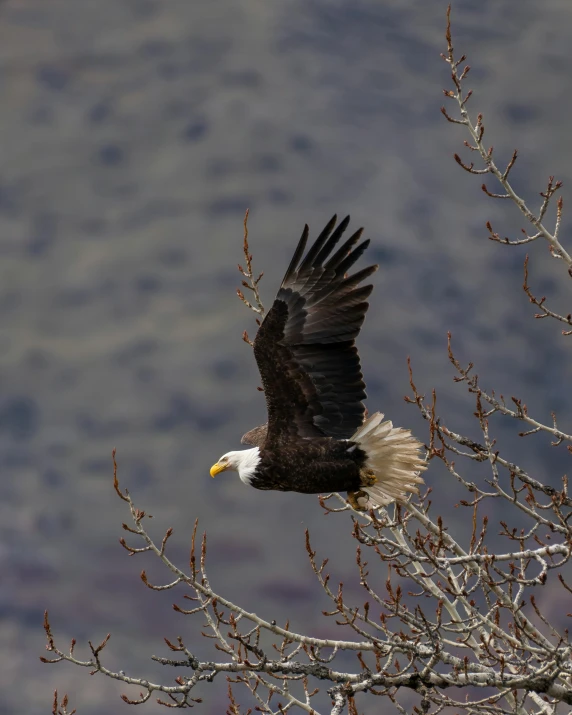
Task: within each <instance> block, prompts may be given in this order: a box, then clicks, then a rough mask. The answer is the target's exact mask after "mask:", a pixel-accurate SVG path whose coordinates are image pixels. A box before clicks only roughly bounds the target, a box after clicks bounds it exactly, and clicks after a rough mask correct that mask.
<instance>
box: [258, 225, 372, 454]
mask: <svg viewBox="0 0 572 715" xmlns="http://www.w3.org/2000/svg"><path fill="white" fill-rule="evenodd" d="M336 220H337V218H336V216H334V217H333V218H332V220H331V221H330V222H329V223H328V225H327V226H326V228H325V229H324V230H323V231H322V233H321V234H320V235H319V236H318V238H317V239H316V241H315V243H314V245H313V246H312V247H311V248H310V249H309V251H308V252H307V254H306V256H305V257H303V255H304V250H305V248H306V243H307V240H308V226H305V228H304V232H303V233H302V237H301V239H300V242H299V243H298V247H297V248H296V252H295V253H294V257H293V258H292V261H291V263H290V266H289V268H288V270H287V271H286V275H285V276H284V280H283V281H282V285H281V286H280V290H279V291H278V295H277V296H276V299H275V301H274V303H273V305H272V308H271V309H270V311H269V312H268V314H267V315H266V317H265V318H264V321H263V323H262V325H261V326H260V329H259V330H258V334H257V336H256V339H255V341H254V356H255V358H256V362H257V363H258V369H259V370H260V375H261V377H262V384H263V387H264V393H265V396H266V405H267V408H268V442H269V443H274V444H276V443H280V442H285V441H289V440H291V439H292V438H293V437H296V436H299V437H317V436H324V435H327V436H330V437H337V438H348V437H351V435H352V434H353V433H354V432H355V430H356V429H357V428H358V427H359V426H360V425H361V424H362V422H363V417H364V410H365V407H364V404H363V402H362V400H363V399H364V398H365V396H366V395H365V384H364V381H363V376H362V373H361V366H360V360H359V355H358V352H357V349H356V347H355V339H356V337H357V335H358V333H359V331H360V329H361V326H362V324H363V321H364V318H365V314H366V311H367V309H368V306H369V303H368V302H367V298H368V296H369V294H370V293H371V291H372V289H373V286H371V285H366V286H360V284H361V283H362V282H363V281H364V280H365V279H366V278H368V277H369V276H370V275H371V274H372V273H373V272H374V271H376V270H377V266H369V267H368V268H364V269H362V270H361V271H358V272H357V273H354V274H353V275H351V276H348V275H347V271H349V269H350V268H351V267H352V266H353V264H354V263H355V262H356V261H357V259H358V258H359V257H360V256H361V255H362V253H363V252H364V251H365V249H366V248H367V246H368V245H369V241H363V242H362V243H360V244H359V245H357V246H356V244H357V243H358V241H359V239H360V236H361V234H362V231H363V229H361V228H360V229H359V231H356V233H354V234H353V235H352V236H351V237H350V238H349V239H348V240H346V241H345V243H343V244H342V246H341V247H340V248H339V249H338V250H337V251H336V252H334V248H335V247H336V245H337V244H338V242H339V241H340V239H341V237H342V234H343V233H344V231H345V230H346V228H347V226H348V223H349V216H348V217H346V218H345V219H344V220H343V221H342V222H341V223H340V224H339V225H338V226H337V228H334V227H335V225H336Z"/></svg>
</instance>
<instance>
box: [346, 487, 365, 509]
mask: <svg viewBox="0 0 572 715" xmlns="http://www.w3.org/2000/svg"><path fill="white" fill-rule="evenodd" d="M364 498H365V499H367V498H368V497H367V494H366V493H365V492H362V491H361V489H360V490H359V491H357V492H348V504H349V505H350V506H351V508H352V509H355V510H356V511H367V509H366V507H365V506H362V505H361V504H360V503H359V501H358V500H359V499H364ZM366 503H367V502H366Z"/></svg>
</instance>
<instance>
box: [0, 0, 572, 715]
mask: <svg viewBox="0 0 572 715" xmlns="http://www.w3.org/2000/svg"><path fill="white" fill-rule="evenodd" d="M444 16H445V4H441V3H435V2H432V3H427V2H423V1H421V0H407V1H406V2H403V0H385V1H384V2H380V1H379V0H356V1H355V2H342V1H336V2H331V1H330V0H289V1H288V2H285V1H282V2H280V1H279V2H262V1H261V0H250V1H249V2H246V1H239V2H236V1H230V0H208V2H207V1H203V2H198V1H195V2H189V0H170V1H169V2H162V1H160V0H3V2H2V3H1V4H0V96H1V103H0V127H1V141H0V156H1V161H0V385H1V390H0V468H1V470H2V477H1V481H0V530H1V534H2V537H1V545H0V571H1V573H2V582H1V585H0V589H1V590H0V618H1V623H0V665H1V667H0V690H1V692H2V696H1V698H0V713H1V714H2V715H12V714H14V715H15V714H16V713H24V712H25V713H27V714H28V715H40V714H43V713H46V712H49V709H50V703H51V696H52V692H53V690H54V688H56V687H57V688H58V689H59V690H60V692H65V691H67V692H69V694H70V697H71V699H72V702H73V705H74V706H75V707H77V709H78V713H79V715H103V714H104V713H109V712H116V713H119V712H124V711H127V710H128V707H129V706H127V705H124V704H123V703H121V701H120V700H119V697H118V694H119V692H123V689H122V688H120V687H119V686H118V685H117V684H115V683H113V682H111V681H107V680H106V681H104V680H103V679H102V678H100V677H99V676H98V677H95V678H90V677H89V675H88V674H87V672H85V671H80V670H79V669H74V668H73V667H72V666H69V665H59V666H46V665H42V664H40V662H39V660H38V656H39V655H41V654H43V653H44V634H43V631H42V628H41V622H42V614H43V610H44V608H49V610H50V614H51V620H52V625H53V628H54V631H55V633H56V635H57V637H58V640H59V641H60V642H62V643H63V642H64V640H68V639H70V638H71V637H72V636H73V637H76V638H77V639H78V644H80V645H81V649H80V650H79V651H78V652H80V653H84V652H86V651H85V642H86V641H87V639H88V638H89V639H92V640H93V641H94V642H98V641H99V640H101V639H102V638H103V636H104V635H105V634H106V633H107V632H109V631H110V632H111V633H112V639H111V642H110V645H109V646H108V648H107V650H106V655H107V661H106V662H107V664H108V665H109V667H114V668H117V669H120V668H123V669H124V670H126V671H127V672H129V673H132V674H139V675H141V676H145V677H156V678H158V677H163V678H169V677H172V674H171V673H165V672H164V671H163V672H162V671H161V670H160V669H159V667H158V666H156V665H154V664H153V663H151V662H150V661H149V655H150V654H151V653H155V654H164V650H165V647H164V645H163V641H162V638H163V636H167V637H169V638H175V637H176V636H177V634H179V633H181V634H184V635H185V636H186V638H187V639H189V638H191V634H193V633H196V637H197V641H196V643H197V649H198V650H200V648H201V647H202V645H201V642H200V636H198V632H199V630H200V624H191V623H190V622H186V621H185V619H184V618H183V617H182V616H180V615H177V614H176V613H174V612H173V611H172V610H171V603H172V602H173V600H175V599H174V594H170V593H167V594H155V593H151V592H150V591H148V590H146V589H145V588H144V587H143V586H142V584H141V583H140V581H139V578H138V574H139V571H140V570H141V568H143V566H145V568H147V569H148V571H149V575H150V577H151V578H155V580H158V579H159V578H160V577H161V571H160V570H159V569H154V568H153V566H152V564H151V563H150V562H145V563H144V562H143V560H139V561H137V560H135V559H129V558H127V555H126V553H125V552H124V551H123V550H122V549H121V547H120V546H119V544H118V538H119V537H120V536H121V535H122V534H123V532H122V530H121V523H122V522H123V521H125V520H126V519H127V516H128V515H127V514H126V513H125V510H124V505H123V504H122V503H120V502H119V500H118V499H117V497H116V496H115V494H114V492H113V489H112V485H111V473H112V472H111V450H112V448H113V447H114V446H115V447H116V448H117V455H118V457H117V458H118V463H119V470H120V477H121V480H122V484H123V485H124V486H128V487H129V489H130V491H131V492H132V494H133V495H134V496H135V498H136V501H137V503H138V505H139V506H140V507H141V508H144V509H146V510H147V511H150V512H151V513H152V514H153V515H154V517H155V518H154V526H153V529H154V533H156V534H157V535H158V534H161V533H162V532H163V531H164V530H165V529H166V528H167V527H168V526H172V527H174V529H175V533H174V536H173V538H172V543H173V547H172V548H173V552H172V554H173V558H178V559H179V560H180V562H181V563H185V562H186V559H187V558H188V547H189V542H190V535H191V531H192V524H193V522H194V520H195V518H196V517H199V518H200V524H201V527H202V528H206V529H207V530H208V533H209V536H210V549H209V552H210V578H211V583H212V584H213V586H215V587H216V588H217V589H218V590H220V591H222V592H224V593H225V594H226V595H227V596H228V597H230V598H232V599H235V600H236V601H237V602H239V603H241V604H242V605H248V606H250V607H251V608H252V609H254V610H256V611H257V612H259V613H261V614H264V615H265V616H267V617H269V618H271V617H272V618H275V619H277V620H285V619H286V618H287V617H289V618H290V622H291V624H292V625H293V626H295V627H296V628H297V629H298V630H303V629H305V628H306V629H309V628H312V629H314V632H316V634H318V635H319V634H320V633H329V632H331V628H332V625H331V624H330V623H329V622H327V621H323V622H322V621H321V620H320V615H319V614H320V611H321V610H322V608H324V607H326V604H325V602H324V599H323V598H322V596H321V594H320V593H319V591H318V587H317V585H315V584H314V582H313V575H312V573H311V570H310V567H309V565H308V563H307V559H306V555H305V551H304V548H303V531H304V528H305V527H309V528H310V530H311V532H312V534H313V537H314V543H315V546H316V547H317V548H318V549H319V550H320V552H321V553H323V554H324V555H329V556H330V558H331V563H332V576H333V578H334V579H340V578H341V579H347V580H351V579H349V578H348V572H349V573H352V572H351V568H352V564H353V558H354V557H353V550H354V545H353V543H352V541H351V539H350V538H349V531H350V523H349V519H347V518H345V517H344V516H341V517H339V518H334V517H333V516H329V517H324V516H323V513H322V510H321V509H320V507H319V504H318V502H317V499H316V498H315V497H307V496H302V495H296V494H279V493H263V492H257V491H255V490H250V489H247V488H246V487H245V486H244V485H243V484H242V483H241V482H240V481H239V480H238V478H237V477H236V475H234V474H230V475H220V477H219V478H217V479H215V480H211V479H210V478H209V476H208V468H209V467H210V465H211V464H212V463H213V462H214V461H216V459H217V458H218V457H219V456H220V454H222V453H223V452H226V451H227V450H229V449H232V448H237V447H238V446H239V438H240V435H241V434H242V433H243V432H244V431H245V430H246V429H247V428H250V427H252V426H254V425H255V424H258V423H259V422H261V421H262V420H263V419H264V403H263V398H262V396H261V394H260V393H258V392H257V391H256V385H257V384H258V380H259V378H258V375H257V371H256V366H255V364H254V360H253V356H252V355H251V351H250V348H249V347H248V346H247V345H245V344H244V343H243V342H242V341H241V334H242V331H243V330H244V329H247V330H249V331H250V332H251V334H253V332H254V324H253V319H252V316H251V315H249V314H248V311H246V309H245V308H244V306H242V305H241V304H240V302H239V301H238V300H237V299H236V296H235V288H236V286H237V285H238V284H239V276H238V274H237V272H236V263H237V262H239V261H240V260H241V259H242V255H241V241H242V218H243V215H244V211H245V209H246V208H247V207H249V208H250V211H251V214H250V238H251V246H252V250H253V253H254V260H255V266H256V267H258V268H259V269H261V270H262V269H263V270H264V271H265V277H264V278H263V281H262V284H261V287H262V292H263V296H264V298H265V300H266V302H267V304H270V302H271V300H272V297H273V294H274V291H275V290H276V288H277V285H278V283H279V280H280V278H281V276H282V274H283V272H284V270H285V267H286V265H287V262H288V261H289V258H290V256H291V253H292V251H293V248H294V246H295V243H296V241H297V239H298V237H299V234H300V232H301V229H302V227H303V224H304V223H305V222H308V223H309V224H310V227H311V229H312V232H313V234H314V235H315V234H317V232H318V231H319V230H320V229H321V228H322V226H323V224H324V223H325V222H326V221H327V220H328V219H329V218H330V216H331V215H332V214H333V213H335V212H337V213H338V214H340V215H344V214H345V213H351V215H352V219H353V222H352V223H353V225H354V226H356V227H357V226H359V225H365V227H366V235H367V236H369V237H370V238H371V239H372V248H371V250H370V252H369V258H370V259H372V260H375V261H378V262H379V263H380V264H381V269H380V271H379V272H378V274H376V289H375V292H374V294H373V297H372V307H371V310H370V312H369V315H368V319H367V322H366V329H365V331H364V333H363V335H362V337H361V339H360V352H361V355H362V359H363V367H364V372H365V375H366V379H367V382H368V388H369V389H368V393H369V401H368V404H369V406H370V408H371V409H381V410H383V411H385V412H386V413H388V414H389V415H390V416H391V417H392V418H393V419H394V421H395V422H396V423H398V424H403V425H407V426H412V427H413V428H414V429H415V431H416V433H417V434H418V435H419V436H420V437H422V438H423V439H426V431H425V430H426V428H425V425H424V424H423V423H422V420H421V419H420V417H419V415H418V413H417V412H416V410H415V408H413V407H411V406H408V405H406V404H405V403H404V401H403V399H402V398H403V395H404V394H405V393H406V392H407V391H408V384H407V368H406V357H407V355H410V356H411V358H412V361H413V366H414V369H415V375H416V379H417V382H418V385H419V387H420V388H421V389H423V390H425V391H427V392H429V390H430V389H431V388H432V387H436V388H437V390H438V395H439V399H440V406H441V412H442V413H443V414H444V415H445V416H446V417H447V419H448V420H449V423H450V425H452V426H456V427H457V428H458V430H459V431H462V430H465V431H467V432H471V433H472V434H474V435H475V436H476V433H475V425H473V422H472V417H471V413H472V411H473V404H472V402H471V400H470V398H469V397H468V396H467V395H466V394H465V392H463V389H462V388H460V387H459V386H455V385H454V384H453V382H452V379H451V378H452V370H451V366H450V365H449V363H448V361H447V356H446V332H447V331H448V330H451V331H452V333H453V337H454V341H455V345H456V347H457V350H458V354H459V357H460V358H461V359H462V360H463V361H468V360H469V359H471V360H473V361H475V363H476V364H477V367H478V372H479V374H480V375H481V377H482V379H483V384H486V385H487V386H491V387H495V388H496V389H497V390H498V391H499V392H502V393H504V394H506V395H512V394H516V395H519V396H520V397H522V399H523V400H524V401H525V402H527V404H528V405H529V407H530V409H531V410H532V409H534V410H535V411H536V414H537V415H538V416H539V417H540V418H543V419H549V413H550V410H556V411H557V413H558V414H559V417H560V419H561V425H562V427H563V428H565V427H567V428H568V429H570V427H571V421H572V415H571V412H570V391H569V386H570V381H571V378H572V368H571V364H572V363H571V361H570V343H569V341H570V338H568V342H566V339H565V338H562V337H561V336H560V334H559V330H558V327H557V326H555V325H551V324H550V322H549V321H534V320H533V319H532V314H533V312H534V310H533V308H532V306H531V305H530V304H529V302H528V300H527V299H526V296H525V295H524V294H523V293H522V290H521V284H522V261H523V258H524V251H519V250H517V249H508V248H506V249H505V248H503V247H501V246H499V245H497V244H493V243H491V242H490V241H488V240H487V237H486V233H487V232H486V229H485V221H486V220H488V219H490V220H492V221H493V224H494V226H495V228H496V230H498V231H499V232H501V234H502V235H505V234H508V235H515V234H516V233H517V232H518V231H519V229H520V227H521V226H522V225H523V224H522V221H521V220H520V217H519V216H518V215H517V212H516V209H515V207H513V206H508V205H507V204H506V203H503V202H493V201H492V200H490V199H487V198H486V197H485V196H484V194H482V192H481V191H480V188H479V185H480V181H479V179H478V178H477V177H471V176H469V175H468V174H466V173H464V172H463V171H462V170H461V169H460V168H459V167H457V166H456V165H455V163H454V161H453V159H452V153H453V152H454V151H459V149H460V143H461V141H462V139H463V138H465V137H464V136H462V133H461V130H460V129H459V128H457V127H453V126H452V125H448V124H447V123H446V122H445V121H444V119H443V117H442V116H441V114H440V112H439V107H440V106H441V104H442V103H443V97H442V92H441V89H442V87H444V86H447V85H448V74H447V68H446V66H445V64H444V63H443V62H442V60H441V59H440V57H439V53H440V52H441V51H443V50H444V38H443V30H444V22H445V17H444ZM453 22H454V32H455V39H456V44H457V46H458V47H459V48H462V49H463V51H466V52H467V53H468V54H469V62H470V64H472V65H473V68H474V69H473V71H472V73H471V75H470V82H469V85H470V86H471V87H473V88H474V90H475V101H474V105H473V108H474V109H478V110H479V111H482V112H484V113H485V120H486V125H487V132H488V141H489V142H490V143H492V144H494V145H495V148H496V151H497V153H498V154H499V155H500V156H504V157H506V159H507V160H508V158H509V157H510V154H511V153H512V150H513V148H514V147H518V148H519V149H520V153H521V157H522V158H521V159H520V162H519V164H518V165H517V168H516V170H515V172H514V175H513V176H514V181H515V185H516V187H517V189H518V190H519V191H521V192H522V193H523V194H524V195H525V196H527V197H528V198H531V199H534V197H535V196H537V193H538V192H539V191H541V190H542V189H543V187H544V184H545V181H546V178H547V176H548V175H549V174H555V175H556V176H557V177H558V178H559V179H563V180H564V182H565V193H564V196H565V206H566V205H568V204H569V203H570V200H569V199H568V194H567V193H566V191H567V189H566V186H567V185H570V182H569V179H570V173H571V170H570V155H571V151H572V140H571V136H570V121H569V118H570V116H571V114H572V106H571V105H572V99H571V97H572V93H571V89H572V80H571V77H572V52H571V50H570V42H569V38H570V31H571V29H572V7H571V6H570V4H569V3H568V2H564V1H563V0H548V1H547V2H544V3H538V2H534V1H533V0H520V2H519V3H518V4H516V3H515V2H514V1H513V0H479V1H476V0H475V1H472V0H471V1H469V0H463V2H461V1H460V0H459V1H458V2H454V3H453ZM571 217H572V213H570V211H568V212H565V221H564V225H563V231H562V236H563V237H564V240H565V241H566V240H567V238H568V233H569V230H570V227H571V225H572V218H571ZM530 253H531V255H532V265H531V280H532V281H533V285H534V286H535V288H536V290H537V292H538V293H539V294H541V295H542V294H546V295H548V296H549V297H550V298H551V300H552V301H553V304H554V305H555V307H556V306H557V307H560V308H561V311H563V312H564V313H565V314H566V313H567V312H568V311H569V310H570V302H569V296H570V293H569V290H570V285H569V279H568V277H567V276H566V274H565V271H564V269H563V267H561V266H559V265H557V264H555V262H554V261H551V259H550V257H549V255H548V253H547V251H546V248H545V247H544V246H543V245H540V244H538V245H537V244H534V245H533V246H532V247H531V248H530ZM566 306H567V307H566ZM517 431H518V430H517V429H514V426H513V425H509V424H504V423H500V424H499V426H498V428H497V431H496V435H497V437H498V438H499V444H500V446H501V447H502V448H503V449H506V450H507V453H508V454H510V455H512V456H514V458H515V459H517V458H518V459H520V461H521V463H523V464H526V466H527V467H528V469H529V470H530V472H531V473H533V474H535V475H536V476H538V477H539V478H541V479H546V480H548V481H551V482H553V483H557V481H558V480H559V478H560V476H561V474H562V473H563V472H565V471H566V469H569V459H567V458H566V455H565V454H564V453H561V452H559V451H557V450H550V449H549V448H548V447H547V444H546V440H543V439H542V438H539V439H536V438H534V437H532V438H528V440H521V439H519V438H518V437H517V436H516V432H517ZM535 439H536V441H535ZM476 469H477V467H475V470H476ZM473 476H474V478H479V479H483V478H484V477H485V472H483V471H482V470H481V471H479V472H477V471H475V473H474V475H473ZM427 481H428V483H430V484H431V485H432V486H433V487H434V490H435V500H436V501H437V502H438V503H439V507H440V509H441V511H442V513H443V514H444V515H445V517H446V518H447V519H448V520H449V523H450V529H451V530H452V531H453V532H454V533H455V529H457V528H458V529H462V528H463V525H462V524H461V523H460V517H459V515H458V512H457V510H455V508H454V504H455V502H456V499H457V497H458V493H457V492H456V487H454V485H451V483H450V481H449V478H448V477H447V476H446V475H445V474H444V473H443V471H442V470H441V469H440V468H439V466H438V465H435V466H434V467H433V468H432V469H431V470H430V471H429V472H428V474H427ZM492 516H494V515H492ZM348 587H349V586H348ZM356 593H357V588H356ZM548 597H549V596H548V594H545V596H544V598H545V599H547V598H548ZM179 600H180V597H179ZM80 645H78V648H80ZM215 688H216V689H215ZM203 694H204V695H205V696H208V700H207V703H206V704H205V705H202V706H200V708H201V712H204V713H213V714H214V713H217V714H218V713H221V712H224V710H225V708H226V697H225V687H222V685H221V686H212V687H211V691H210V692H204V693H203ZM374 705H376V704H372V705H370V708H371V707H374ZM145 707H146V710H145V711H146V712H156V711H159V710H160V709H159V706H157V705H148V706H145ZM363 708H364V709H365V712H368V713H369V712H370V710H367V705H366V704H365V702H364V705H363ZM144 709H145V708H144ZM371 712H374V711H373V710H371Z"/></svg>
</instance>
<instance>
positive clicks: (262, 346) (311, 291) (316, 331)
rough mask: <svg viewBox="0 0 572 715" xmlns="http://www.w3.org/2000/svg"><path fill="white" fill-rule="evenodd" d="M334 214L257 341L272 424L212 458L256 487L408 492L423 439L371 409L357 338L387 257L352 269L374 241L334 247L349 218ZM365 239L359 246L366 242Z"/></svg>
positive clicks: (363, 504)
mask: <svg viewBox="0 0 572 715" xmlns="http://www.w3.org/2000/svg"><path fill="white" fill-rule="evenodd" d="M336 221H337V218H336V216H334V217H333V218H332V219H331V220H330V222H329V223H328V225H327V226H326V227H325V228H324V230H323V231H322V233H321V234H320V235H319V236H318V238H317V239H316V241H315V242H314V244H313V245H312V247H311V248H310V249H309V250H308V252H307V253H306V255H304V251H305V249H306V244H307V241H308V233H309V230H308V226H305V227H304V231H303V233H302V237H301V238H300V241H299V243H298V247H297V248H296V251H295V253H294V256H293V258H292V261H291V262H290V265H289V267H288V270H287V271H286V275H285V276H284V280H283V281H282V284H281V286H280V289H279V291H278V294H277V296H276V299H275V300H274V303H273V305H272V308H271V309H270V311H269V312H268V314H267V315H266V317H265V318H264V320H263V322H262V324H261V326H260V328H259V330H258V334H257V335H256V339H255V340H254V357H255V358H256V362H257V364H258V369H259V371H260V376H261V378H262V385H263V389H264V395H265V397H266V406H267V409H268V423H267V424H266V425H263V426H261V427H257V428H255V429H254V430H251V431H250V432H248V433H247V434H246V435H244V437H243V439H242V442H243V443H246V444H251V445H254V446H253V447H252V448H251V449H245V450H240V451H234V452H227V453H226V454H224V455H223V456H222V457H221V458H220V459H219V460H218V462H217V463H216V464H214V465H213V466H212V467H211V470H210V473H211V476H212V477H214V476H215V475H216V474H218V473H219V472H223V471H226V470H228V469H232V470H236V471H237V472H238V474H239V476H240V479H241V480H242V481H243V482H244V483H245V484H249V485H250V486H253V487H255V488H256V489H275V490H279V491H295V492H302V493H304V494H318V493H321V492H340V491H344V492H347V493H348V501H349V503H350V504H351V505H352V506H353V507H354V508H356V509H368V508H372V507H375V506H384V505H387V504H389V503H391V502H393V501H398V502H400V501H404V500H406V498H407V497H408V495H409V494H408V493H409V492H415V493H418V487H417V485H418V484H422V483H423V480H422V479H421V477H420V476H419V472H421V471H423V470H424V469H425V468H426V464H425V462H424V460H423V459H422V458H421V455H420V448H421V446H422V445H421V443H420V442H418V441H417V440H416V439H415V438H414V437H413V435H412V434H411V432H410V431H409V430H405V429H400V428H395V427H394V426H393V424H392V423H391V422H390V421H389V420H385V421H384V419H383V417H384V416H383V414H381V413H379V412H376V413H375V414H373V415H371V416H370V417H368V418H366V409H365V406H364V403H363V400H364V398H365V396H366V393H365V384H364V381H363V375H362V372H361V366H360V359H359V356H358V352H357V349H356V346H355V339H356V337H357V335H358V334H359V331H360V329H361V326H362V324H363V322H364V319H365V314H366V311H367V309H368V307H369V303H368V302H367V299H368V297H369V295H370V293H371V291H372V289H373V286H372V285H361V284H362V283H363V281H365V280H366V279H367V278H369V276H371V275H372V273H374V272H375V271H376V270H377V268H378V266H377V265H372V266H368V267H367V268H362V269H361V270H360V271H357V272H356V273H353V274H352V275H348V271H349V270H350V269H351V267H352V266H353V265H354V263H355V262H356V261H357V260H358V258H359V257H360V256H361V255H362V254H363V252H364V251H365V250H366V248H367V247H368V245H369V240H366V241H363V242H361V243H359V240H360V237H361V234H362V232H363V229H361V228H360V229H359V230H358V231H356V232H355V233H354V234H353V235H352V236H350V238H348V239H347V240H346V241H345V242H344V243H342V245H341V247H340V248H338V249H337V250H335V251H334V249H335V248H336V246H337V245H338V243H339V242H340V239H341V238H342V235H343V234H344V232H345V230H346V228H347V227H348V224H349V216H348V217H346V218H345V219H344V220H343V221H341V222H340V224H339V225H338V226H337V227H336ZM356 244H357V245H356Z"/></svg>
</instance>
